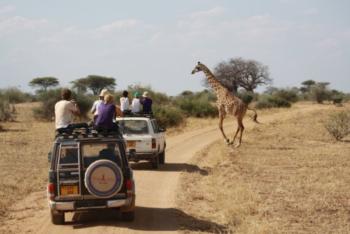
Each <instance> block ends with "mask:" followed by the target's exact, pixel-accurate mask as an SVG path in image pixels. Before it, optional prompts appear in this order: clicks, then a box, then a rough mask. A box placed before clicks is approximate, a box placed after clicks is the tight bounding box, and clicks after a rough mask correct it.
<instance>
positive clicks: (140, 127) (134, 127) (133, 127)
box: [118, 119, 148, 134]
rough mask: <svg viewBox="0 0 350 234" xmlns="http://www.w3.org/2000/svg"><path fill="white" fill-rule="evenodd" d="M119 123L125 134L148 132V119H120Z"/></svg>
mask: <svg viewBox="0 0 350 234" xmlns="http://www.w3.org/2000/svg"><path fill="white" fill-rule="evenodd" d="M118 123H119V126H120V128H121V130H122V132H123V133H124V134H148V124H147V121H146V120H133V119H132V120H131V119H130V120H120V121H118Z"/></svg>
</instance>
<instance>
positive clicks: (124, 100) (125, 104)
mask: <svg viewBox="0 0 350 234" xmlns="http://www.w3.org/2000/svg"><path fill="white" fill-rule="evenodd" d="M128 95H129V93H128V91H126V90H124V91H123V96H122V97H121V98H120V110H121V111H122V112H123V113H124V114H126V113H128V112H130V108H129V97H128Z"/></svg>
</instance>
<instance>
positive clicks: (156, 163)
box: [152, 155, 159, 169]
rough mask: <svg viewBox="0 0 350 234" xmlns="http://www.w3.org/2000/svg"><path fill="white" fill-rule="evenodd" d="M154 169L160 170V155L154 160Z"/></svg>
mask: <svg viewBox="0 0 350 234" xmlns="http://www.w3.org/2000/svg"><path fill="white" fill-rule="evenodd" d="M152 168H153V169H158V168H159V155H157V156H155V157H154V158H152Z"/></svg>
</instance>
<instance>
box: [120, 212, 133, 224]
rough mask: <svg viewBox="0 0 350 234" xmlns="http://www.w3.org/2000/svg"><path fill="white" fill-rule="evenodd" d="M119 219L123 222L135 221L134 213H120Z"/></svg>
mask: <svg viewBox="0 0 350 234" xmlns="http://www.w3.org/2000/svg"><path fill="white" fill-rule="evenodd" d="M121 218H122V220H123V221H126V222H132V221H134V219H135V211H130V212H122V213H121Z"/></svg>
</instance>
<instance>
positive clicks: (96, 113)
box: [91, 89, 109, 119]
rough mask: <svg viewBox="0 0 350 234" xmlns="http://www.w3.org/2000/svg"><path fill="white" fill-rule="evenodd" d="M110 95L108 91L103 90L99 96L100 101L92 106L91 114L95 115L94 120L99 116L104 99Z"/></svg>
mask: <svg viewBox="0 0 350 234" xmlns="http://www.w3.org/2000/svg"><path fill="white" fill-rule="evenodd" d="M107 94H109V93H108V90H107V89H102V90H101V92H100V95H99V99H98V100H96V101H94V104H92V108H91V113H92V114H93V115H94V119H95V118H96V116H97V115H98V107H99V106H100V105H101V103H103V100H104V97H105V96H106V95H107Z"/></svg>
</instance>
